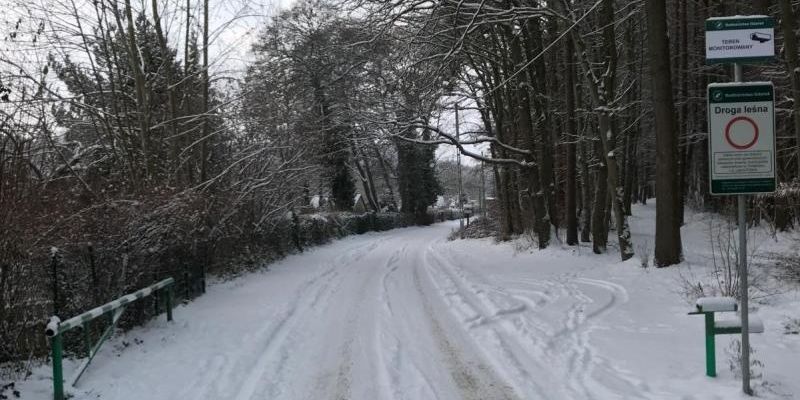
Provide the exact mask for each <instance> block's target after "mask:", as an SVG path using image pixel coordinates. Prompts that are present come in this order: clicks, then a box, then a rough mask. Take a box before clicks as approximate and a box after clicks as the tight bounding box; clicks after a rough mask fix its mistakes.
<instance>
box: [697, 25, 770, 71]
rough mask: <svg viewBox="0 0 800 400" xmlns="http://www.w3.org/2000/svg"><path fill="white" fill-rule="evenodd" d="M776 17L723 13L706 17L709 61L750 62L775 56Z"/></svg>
mask: <svg viewBox="0 0 800 400" xmlns="http://www.w3.org/2000/svg"><path fill="white" fill-rule="evenodd" d="M774 38H775V21H774V20H773V19H772V17H766V16H760V15H759V16H749V17H740V16H737V17H722V18H709V19H707V20H706V62H707V63H733V62H736V63H749V62H763V61H771V60H773V59H774V58H775V39H774Z"/></svg>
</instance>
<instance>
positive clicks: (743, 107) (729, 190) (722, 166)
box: [708, 82, 775, 194]
mask: <svg viewBox="0 0 800 400" xmlns="http://www.w3.org/2000/svg"><path fill="white" fill-rule="evenodd" d="M774 92H775V91H774V89H773V86H772V83H770V82H748V83H715V84H711V85H709V86H708V132H709V141H708V143H709V157H710V160H709V162H710V165H711V168H710V169H711V193H712V194H745V193H769V192H773V191H775V105H774Z"/></svg>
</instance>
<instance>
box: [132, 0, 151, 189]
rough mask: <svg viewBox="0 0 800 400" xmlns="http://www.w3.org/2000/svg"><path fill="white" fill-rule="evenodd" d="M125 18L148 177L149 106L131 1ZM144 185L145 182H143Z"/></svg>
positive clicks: (147, 176)
mask: <svg viewBox="0 0 800 400" xmlns="http://www.w3.org/2000/svg"><path fill="white" fill-rule="evenodd" d="M125 19H126V20H127V24H128V55H129V60H130V65H131V71H133V79H134V84H135V85H136V108H137V109H138V111H139V116H138V120H139V140H140V141H141V146H142V163H143V167H144V179H143V181H145V182H146V181H147V180H149V179H150V174H151V172H152V171H151V170H150V157H149V154H148V150H149V149H148V147H149V139H150V138H149V133H148V132H149V127H150V121H149V112H148V110H149V107H148V104H147V91H146V88H145V85H146V81H145V77H144V73H143V72H142V62H141V56H140V54H139V45H138V44H137V43H136V28H135V27H134V24H133V12H132V11H131V1H130V0H125ZM145 185H146V183H145Z"/></svg>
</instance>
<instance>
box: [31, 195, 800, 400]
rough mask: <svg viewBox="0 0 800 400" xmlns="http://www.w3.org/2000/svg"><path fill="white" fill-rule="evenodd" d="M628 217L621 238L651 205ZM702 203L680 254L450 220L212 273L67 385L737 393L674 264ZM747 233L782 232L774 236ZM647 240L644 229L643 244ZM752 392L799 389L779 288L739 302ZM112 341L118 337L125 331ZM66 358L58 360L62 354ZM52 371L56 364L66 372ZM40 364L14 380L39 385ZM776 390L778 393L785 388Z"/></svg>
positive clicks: (703, 245) (231, 391) (689, 268)
mask: <svg viewBox="0 0 800 400" xmlns="http://www.w3.org/2000/svg"><path fill="white" fill-rule="evenodd" d="M635 214H636V215H635V216H634V217H633V218H632V226H633V228H634V230H633V233H634V236H635V238H636V240H637V243H638V248H637V250H641V249H642V248H644V247H645V243H647V242H649V243H652V239H653V232H652V230H653V223H652V221H653V219H654V211H653V208H652V206H648V207H639V208H637V209H636V210H635ZM705 218H708V216H707V215H691V216H690V217H689V219H690V221H691V222H690V223H689V224H688V226H687V227H686V228H685V229H684V238H685V243H686V248H687V262H686V263H685V264H684V265H682V266H680V267H678V268H676V267H673V268H668V269H661V270H656V269H653V268H649V269H642V268H641V267H640V262H639V261H638V260H636V259H634V260H631V261H629V262H626V263H620V262H618V261H617V259H618V255H617V254H616V253H615V252H612V254H609V255H604V256H595V255H592V254H590V250H589V248H587V247H581V248H579V249H568V248H566V247H556V248H553V249H549V250H546V251H536V250H525V249H523V250H521V244H520V243H522V242H521V241H517V242H516V243H508V244H499V245H498V244H495V243H494V242H492V241H491V240H467V241H456V242H448V241H447V240H446V237H447V235H448V234H449V233H450V231H451V230H452V229H453V228H454V227H455V226H457V223H456V224H453V223H445V224H439V225H435V226H433V227H428V228H407V229H400V230H395V231H391V232H385V233H379V234H367V235H362V236H356V237H350V238H346V239H343V240H340V241H337V242H335V243H333V244H330V245H327V246H322V247H319V248H317V249H314V250H311V251H308V252H306V253H305V254H301V255H297V256H292V257H289V258H287V259H285V260H284V261H282V262H279V263H277V264H274V265H272V266H270V268H269V270H268V271H263V272H260V273H255V274H251V275H248V276H246V277H242V278H239V279H236V280H235V281H231V282H224V283H218V284H215V285H212V286H211V287H210V288H209V293H208V294H207V295H205V296H203V297H201V298H199V299H197V300H196V301H194V302H192V303H190V304H189V305H186V306H181V307H178V308H177V310H176V312H175V321H176V322H175V323H167V322H165V321H163V318H161V319H159V320H158V321H153V322H152V323H150V324H148V325H147V326H145V327H142V328H139V329H136V330H134V331H132V332H130V333H128V334H126V335H124V336H122V337H118V338H116V339H114V340H113V341H112V342H111V343H110V344H109V345H107V347H106V349H105V350H104V351H103V352H102V353H101V354H100V355H98V357H97V359H96V360H95V361H94V362H93V364H92V365H91V366H90V367H89V370H88V372H87V374H86V375H85V376H84V378H83V379H82V380H81V382H80V383H79V385H78V386H79V387H78V388H73V389H71V392H72V393H73V394H74V396H75V398H76V399H98V398H99V399H109V400H111V399H113V400H125V399H137V400H138V399H152V400H158V399H193V400H194V399H215V400H216V399H232V400H251V399H271V400H272V399H314V400H316V399H331V400H343V399H365V400H367V399H369V400H371V399H398V400H399V399H409V400H411V399H414V400H417V399H419V400H424V399H476V400H477V399H687V400H688V399H737V398H746V396H743V395H741V394H740V386H739V385H740V383H739V381H738V380H736V378H735V377H734V375H733V372H732V371H730V369H729V367H728V358H729V357H728V356H727V355H726V354H725V351H724V349H725V348H727V347H728V343H729V342H730V341H731V340H732V339H733V337H730V336H726V337H718V344H717V359H718V363H717V364H718V367H717V369H718V372H719V377H718V378H715V379H712V378H706V377H705V376H704V358H703V357H704V350H703V321H702V318H701V317H698V316H688V315H686V313H687V312H688V311H689V309H690V307H689V305H688V304H687V302H686V300H685V299H684V297H683V296H682V295H681V294H680V292H681V290H680V286H681V284H680V282H681V280H682V278H681V277H682V276H683V277H687V279H694V278H695V277H696V278H697V279H707V277H708V276H707V268H706V267H704V265H705V264H708V258H707V257H708V254H709V251H708V250H707V248H708V245H707V242H708V232H707V223H706V222H705V221H704V219H705ZM782 240H783V241H781V240H777V241H776V240H775V239H763V238H762V239H758V240H756V241H754V243H756V244H757V245H759V246H761V247H762V248H770V246H771V247H772V248H778V249H779V248H785V247H786V246H788V244H787V243H785V239H782ZM647 246H649V247H650V248H651V249H652V247H653V246H652V244H649V245H647ZM755 305H756V307H757V308H758V309H759V310H758V314H759V315H761V317H762V318H763V319H764V322H765V325H766V332H765V333H764V334H761V335H753V337H752V342H753V345H754V347H755V349H756V353H755V354H754V358H756V359H758V360H760V361H761V362H762V363H763V367H762V368H760V372H761V373H762V374H763V377H762V378H760V379H759V380H757V381H754V386H755V388H756V390H757V394H758V396H759V397H764V398H800V379H798V378H799V377H800V375H798V372H797V371H800V335H787V334H784V329H783V326H782V324H783V323H784V322H785V320H786V318H787V317H788V316H793V317H794V318H800V312H798V310H799V309H800V295H798V292H797V291H796V290H790V291H788V292H786V293H783V294H780V295H776V296H768V297H765V298H764V300H763V301H761V302H756V304H755ZM123 342H124V343H128V344H129V345H127V346H125V345H123ZM73 366H74V363H70V364H68V366H67V368H72V367H73ZM69 372H70V371H69V370H68V371H67V374H66V375H67V376H69V375H70V373H69ZM49 374H50V371H49V368H47V366H43V367H41V368H38V369H37V370H36V371H35V373H34V375H33V376H32V377H31V378H30V379H29V380H28V381H27V382H23V383H22V384H19V383H18V388H21V389H22V396H23V398H24V399H35V400H38V399H48V398H50V396H51V387H50V382H48V379H49V377H50V375H49ZM793 394H794V395H793Z"/></svg>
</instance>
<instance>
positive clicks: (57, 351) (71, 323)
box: [45, 278, 175, 400]
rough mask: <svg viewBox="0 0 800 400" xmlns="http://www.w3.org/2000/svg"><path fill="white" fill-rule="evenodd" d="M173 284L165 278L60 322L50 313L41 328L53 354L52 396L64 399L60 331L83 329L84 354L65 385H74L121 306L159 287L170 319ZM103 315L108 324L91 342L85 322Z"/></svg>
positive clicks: (62, 345)
mask: <svg viewBox="0 0 800 400" xmlns="http://www.w3.org/2000/svg"><path fill="white" fill-rule="evenodd" d="M174 285H175V280H174V279H172V278H167V279H164V280H163V281H161V282H158V283H156V284H154V285H151V286H148V287H146V288H144V289H140V290H137V291H135V292H133V293H131V294H128V295H125V296H122V297H120V298H118V299H116V300H114V301H112V302H110V303H106V304H103V305H102V306H100V307H97V308H94V309H91V310H89V311H87V312H85V313H83V314H81V315H78V316H76V317H72V318H70V319H68V320H66V321H63V322H62V321H61V320H59V319H58V317H56V316H53V317H50V321H49V322H48V323H47V328H46V329H45V335H47V337H49V338H50V347H51V351H52V356H53V398H54V399H55V400H64V370H63V365H62V364H63V357H64V348H63V347H64V339H63V335H62V334H63V333H64V332H67V331H69V330H72V329H75V328H78V327H82V328H83V332H84V341H85V343H86V351H87V353H88V357H86V359H85V360H83V362H82V363H81V365H80V366H79V367H78V370H77V371H76V372H75V375H73V376H72V378H71V379H70V380H69V385H70V386H74V385H75V384H76V383H77V382H78V379H80V378H81V375H83V372H84V371H86V368H87V367H88V366H89V363H90V362H92V359H94V356H95V355H97V352H98V351H99V350H100V346H102V345H103V343H104V342H105V341H106V340H107V339H108V338H109V337H110V336H111V334H112V333H113V331H114V328H116V326H117V323H118V322H119V319H120V317H121V316H122V313H123V312H125V308H127V306H128V304H130V303H133V302H134V301H137V300H140V299H143V298H145V297H147V296H150V295H152V294H155V293H157V292H159V291H162V290H163V291H166V296H163V299H164V306H165V308H166V312H167V321H172V298H173V289H172V288H173V286H174ZM104 315H108V316H109V322H110V324H109V326H108V328H106V330H105V331H103V333H102V334H101V335H100V337H99V338H98V340H97V342H96V343H95V344H92V338H91V332H90V331H89V327H88V324H89V322H90V321H93V320H95V319H97V318H100V317H102V316H104Z"/></svg>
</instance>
